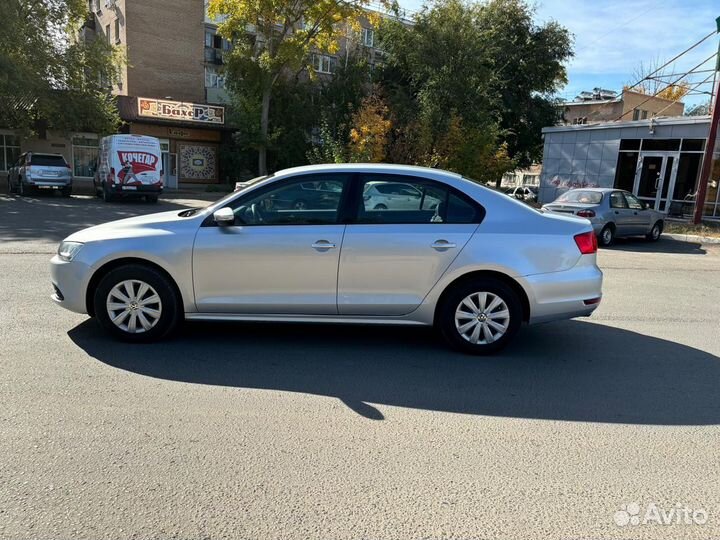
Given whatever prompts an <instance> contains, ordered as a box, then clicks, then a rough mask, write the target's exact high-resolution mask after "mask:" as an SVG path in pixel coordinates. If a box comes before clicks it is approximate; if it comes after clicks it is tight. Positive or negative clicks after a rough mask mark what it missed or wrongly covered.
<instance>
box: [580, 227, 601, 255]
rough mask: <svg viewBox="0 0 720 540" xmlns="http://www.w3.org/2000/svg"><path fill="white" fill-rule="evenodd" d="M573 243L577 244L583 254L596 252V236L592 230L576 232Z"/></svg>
mask: <svg viewBox="0 0 720 540" xmlns="http://www.w3.org/2000/svg"><path fill="white" fill-rule="evenodd" d="M575 243H576V244H577V247H578V249H579V250H580V253H582V254H583V255H592V254H593V253H597V247H598V246H597V237H596V236H595V233H594V232H592V231H590V232H586V233H580V234H576V235H575Z"/></svg>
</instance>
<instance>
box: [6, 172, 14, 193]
mask: <svg viewBox="0 0 720 540" xmlns="http://www.w3.org/2000/svg"><path fill="white" fill-rule="evenodd" d="M13 193H14V190H13V187H12V183H11V182H10V176H9V175H8V177H7V194H8V195H12V194H13Z"/></svg>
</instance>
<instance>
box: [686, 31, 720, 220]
mask: <svg viewBox="0 0 720 540" xmlns="http://www.w3.org/2000/svg"><path fill="white" fill-rule="evenodd" d="M715 24H716V25H717V32H718V33H719V34H720V17H718V18H717V19H715ZM718 72H720V43H718V55H717V57H716V59H715V79H716V80H715V85H714V88H713V100H712V103H711V105H710V107H711V115H712V116H711V120H710V133H708V138H707V143H705V154H704V156H703V164H702V170H701V171H700V178H699V179H698V181H699V185H698V191H697V197H695V215H694V216H693V223H694V224H695V225H698V224H700V222H701V221H702V215H703V210H704V209H705V196H706V195H707V186H708V182H709V181H710V174H711V172H712V164H713V157H714V153H715V145H716V144H717V132H718V128H719V127H720V103H718V94H720V77H718V76H717V75H718Z"/></svg>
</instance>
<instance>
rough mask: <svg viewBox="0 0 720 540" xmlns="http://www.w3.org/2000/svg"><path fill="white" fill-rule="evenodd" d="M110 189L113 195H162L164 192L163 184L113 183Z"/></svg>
mask: <svg viewBox="0 0 720 540" xmlns="http://www.w3.org/2000/svg"><path fill="white" fill-rule="evenodd" d="M108 190H109V191H110V193H112V194H113V195H147V194H151V195H160V194H161V193H162V192H163V188H162V186H159V185H142V184H141V185H124V184H113V185H112V186H109V188H108Z"/></svg>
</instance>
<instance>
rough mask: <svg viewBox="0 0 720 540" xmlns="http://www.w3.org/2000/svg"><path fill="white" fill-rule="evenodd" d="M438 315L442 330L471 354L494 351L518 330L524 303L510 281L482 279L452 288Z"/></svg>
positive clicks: (447, 336)
mask: <svg viewBox="0 0 720 540" xmlns="http://www.w3.org/2000/svg"><path fill="white" fill-rule="evenodd" d="M438 315H439V320H438V325H439V327H440V331H441V332H442V335H443V337H444V338H445V340H446V341H447V342H448V343H449V344H450V345H451V346H452V347H454V348H456V349H459V350H461V351H464V352H467V353H470V354H492V353H495V352H497V351H499V350H500V349H502V348H503V347H505V346H506V345H507V344H508V343H509V342H510V340H511V339H512V337H513V336H514V335H515V333H517V331H518V329H519V328H520V323H521V320H522V305H521V304H520V299H519V298H518V295H517V293H515V291H513V290H512V288H511V287H509V286H508V285H507V284H505V283H503V282H502V281H499V280H496V279H491V278H488V279H479V280H473V281H468V282H465V283H463V284H460V285H458V286H456V287H455V288H454V289H453V290H451V291H450V293H449V294H448V295H447V296H446V297H445V299H444V300H443V303H442V305H441V307H440V312H439V314H438Z"/></svg>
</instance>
